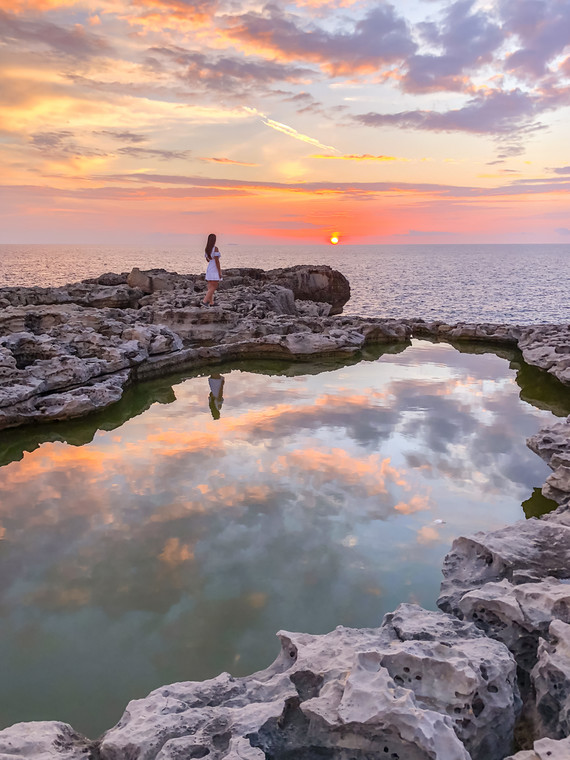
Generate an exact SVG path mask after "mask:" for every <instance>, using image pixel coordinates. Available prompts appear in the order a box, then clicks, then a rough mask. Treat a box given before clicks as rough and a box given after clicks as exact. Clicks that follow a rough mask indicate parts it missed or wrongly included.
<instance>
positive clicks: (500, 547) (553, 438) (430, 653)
mask: <svg viewBox="0 0 570 760" xmlns="http://www.w3.org/2000/svg"><path fill="white" fill-rule="evenodd" d="M204 289H205V283H204V281H203V278H201V277H197V276H193V275H185V276H183V275H177V274H175V273H168V272H164V271H163V270H153V271H151V272H140V271H133V272H132V273H131V274H130V275H128V274H126V273H125V274H113V273H107V274H105V275H102V276H101V277H99V278H94V279H92V280H88V281H84V282H83V283H79V284H77V285H70V286H66V287H64V288H47V289H41V288H4V289H2V290H0V429H1V428H9V427H17V426H21V425H24V424H26V423H28V422H37V421H39V420H59V419H71V418H77V417H81V416H83V415H85V414H88V413H89V412H91V411H94V410H96V409H103V408H106V407H107V406H109V405H110V404H113V403H115V402H116V401H117V400H119V399H120V398H121V396H122V394H123V391H124V389H125V388H126V387H128V386H129V385H130V384H132V383H134V382H137V381H139V380H143V379H148V378H151V377H159V376H161V375H165V374H169V373H171V372H174V371H176V370H180V369H181V368H190V367H198V366H205V365H208V364H213V363H219V362H222V361H227V360H234V359H241V358H261V357H269V358H287V359H289V360H295V361H307V360H310V359H312V358H314V357H315V356H316V357H319V356H323V357H327V356H355V355H358V352H359V351H361V350H362V349H363V348H364V347H365V346H367V345H373V344H386V345H393V346H394V347H397V346H398V345H402V344H405V342H407V341H409V340H410V338H411V337H418V338H427V339H430V340H435V341H439V340H444V341H447V342H450V343H452V344H456V343H457V344H459V345H461V344H462V343H467V342H469V343H472V342H479V343H481V344H488V343H493V344H495V345H497V346H504V347H505V349H506V348H518V349H520V350H521V351H522V354H523V357H524V359H525V361H526V362H527V363H529V364H531V365H534V366H536V367H539V368H540V369H542V370H545V371H546V372H549V373H550V374H551V375H553V376H554V377H556V378H557V379H558V380H559V381H560V382H562V383H566V384H569V385H570V328H569V326H568V325H559V326H556V325H538V326H531V327H520V326H516V325H489V324H481V325H468V324H457V325H446V324H444V323H441V322H430V323H427V322H424V321H422V320H384V319H371V318H367V319H364V318H358V317H349V316H339V312H340V311H341V310H342V306H343V305H344V303H345V302H346V300H348V297H349V295H350V289H349V287H348V282H346V281H345V280H344V278H343V277H342V275H340V274H339V273H334V272H333V270H330V269H329V268H328V267H293V268H291V269H288V270H273V271H272V272H263V271H262V270H258V269H248V270H226V272H225V279H224V281H223V283H222V287H221V288H220V290H219V292H218V305H217V306H216V307H215V308H213V309H204V308H201V307H200V306H199V301H200V299H201V297H202V294H203V292H204ZM528 445H529V446H530V448H531V449H532V450H533V451H535V452H536V453H537V454H538V455H539V456H541V457H543V458H544V459H545V460H546V461H547V463H548V464H549V466H550V467H551V468H552V470H553V473H552V475H551V476H549V478H548V479H547V482H546V484H545V486H544V487H543V492H544V494H545V495H547V496H549V497H550V498H554V499H555V500H556V501H557V503H558V504H559V505H560V506H559V507H558V509H557V510H556V511H555V512H552V513H550V514H548V515H546V516H545V517H543V518H541V519H535V518H533V519H530V520H526V521H520V522H518V523H515V524H514V525H511V526H508V527H507V528H503V529H502V530H499V531H493V532H488V533H477V534H475V535H473V536H465V537H459V538H457V539H456V540H455V541H454V543H453V546H452V548H451V550H450V552H449V553H448V555H447V557H446V559H445V562H444V567H443V574H444V580H443V582H442V587H441V595H440V598H439V600H438V605H439V607H440V608H441V610H442V611H441V612H430V611H427V610H423V609H422V608H420V607H418V606H417V605H410V604H402V605H400V606H399V607H398V608H397V609H396V610H395V611H394V612H392V613H389V614H387V615H386V616H385V617H384V620H383V622H382V624H381V625H380V626H379V627H378V628H374V629H350V628H343V627H339V628H337V629H336V630H335V631H332V632H331V633H328V634H325V635H321V636H312V635H309V634H303V633H288V632H280V634H279V636H280V639H281V643H282V651H281V654H280V655H279V656H278V658H277V660H276V661H275V662H274V663H273V665H271V666H270V667H269V668H267V669H266V670H264V671H260V672H258V673H255V674H253V675H251V676H247V677H244V678H233V677H232V676H230V675H229V674H227V673H224V674H221V675H220V676H218V677H217V678H213V679H210V680H208V681H204V682H200V683H198V682H185V683H178V684H171V685H170V686H165V687H161V688H160V689H156V690H155V691H153V692H152V693H151V694H150V695H149V696H148V697H146V698H144V699H140V700H134V701H133V702H131V703H130V704H129V705H128V706H127V708H126V711H125V713H124V715H123V717H122V718H121V720H120V721H119V723H118V724H117V725H116V726H115V727H114V728H111V729H110V730H108V731H107V732H106V733H105V734H104V735H103V736H102V737H101V738H100V739H98V740H96V741H92V740H88V739H87V738H86V737H83V736H81V735H79V734H78V733H77V732H75V731H74V730H73V729H72V728H71V727H70V726H68V725H66V724H63V723H59V722H53V721H46V722H35V723H19V724H15V725H14V726H11V727H10V728H7V729H4V730H3V731H0V758H2V757H6V758H8V757H9V758H10V759H11V760H24V758H26V759H27V758H33V759H34V760H56V759H57V760H80V758H83V760H85V759H86V758H88V759H89V760H182V759H183V758H184V760H186V758H200V757H207V758H209V760H264V758H265V760H313V759H314V758H317V757H327V758H329V759H330V760H371V759H372V758H374V759H375V758H384V757H387V758H391V760H504V758H510V759H511V760H546V758H547V757H548V758H549V760H559V759H560V758H568V757H570V744H569V742H570V739H569V738H568V734H569V732H570V417H568V419H566V420H565V421H562V422H558V423H555V424H554V425H552V426H550V427H549V428H545V429H543V430H541V431H539V432H538V433H537V434H536V435H534V436H532V437H531V438H530V439H529V440H528ZM521 711H522V712H521ZM521 716H522V717H521ZM521 721H523V722H524V725H525V731H524V732H522V731H521ZM515 736H518V737H519V740H518V748H522V749H521V751H519V752H518V753H516V754H514V755H513V754H512V752H513V751H514V749H515V747H514V745H513V741H514V737H515Z"/></svg>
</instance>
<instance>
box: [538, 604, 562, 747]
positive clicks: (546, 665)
mask: <svg viewBox="0 0 570 760" xmlns="http://www.w3.org/2000/svg"><path fill="white" fill-rule="evenodd" d="M565 617H566V618H567V620H566V622H562V621H561V620H553V621H552V623H551V624H550V628H549V630H548V640H544V639H543V640H542V641H541V642H540V645H539V647H538V659H537V662H536V665H535V666H534V668H533V670H532V673H531V679H532V684H533V686H534V690H535V702H536V711H537V718H538V720H537V723H538V726H539V728H538V731H539V734H540V735H542V736H548V737H550V738H553V739H563V738H564V737H566V736H568V735H569V734H570V625H568V617H569V612H568V609H566V615H565ZM569 756H570V755H569Z"/></svg>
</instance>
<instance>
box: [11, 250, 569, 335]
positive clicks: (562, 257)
mask: <svg viewBox="0 0 570 760" xmlns="http://www.w3.org/2000/svg"><path fill="white" fill-rule="evenodd" d="M219 247H220V250H221V252H222V267H224V266H225V267H246V266H247V267H259V268H261V269H273V268H276V267H286V266H293V265H295V264H329V265H330V266H332V267H334V268H335V269H338V270H339V271H341V272H342V273H343V274H344V275H345V276H346V277H347V278H348V279H349V281H350V285H351V291H352V296H351V299H350V301H349V302H348V304H347V305H346V307H345V313H347V314H360V315H364V316H374V317H392V318H420V317H421V318H423V319H426V320H431V319H442V320H445V321H447V322H458V321H470V322H482V321H485V322H505V323H509V324H533V323H539V322H568V321H570V309H569V306H568V286H569V284H570V244H563V245H554V244H551V245H536V244H529V245H343V244H340V245H337V246H332V245H328V246H324V245H306V246H303V245H272V244H267V245H245V244H226V245H225V246H224V244H223V240H220V246H219ZM135 266H137V267H139V268H140V269H151V268H155V267H163V268H164V269H168V270H170V271H177V272H180V273H191V272H193V273H198V272H203V271H204V257H203V252H202V250H201V249H200V248H198V247H195V248H189V247H152V248H151V247H147V248H145V247H140V246H138V247H128V246H92V245H0V286H5V285H41V286H51V285H63V284H65V283H68V282H76V281H78V280H81V279H84V278H86V277H93V276H97V275H99V274H102V273H103V272H125V271H130V269H132V267H135Z"/></svg>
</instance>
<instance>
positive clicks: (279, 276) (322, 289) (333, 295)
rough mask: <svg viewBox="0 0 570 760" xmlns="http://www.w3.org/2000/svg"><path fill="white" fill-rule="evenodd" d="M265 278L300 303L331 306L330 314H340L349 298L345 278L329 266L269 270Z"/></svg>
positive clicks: (347, 284)
mask: <svg viewBox="0 0 570 760" xmlns="http://www.w3.org/2000/svg"><path fill="white" fill-rule="evenodd" d="M267 277H268V278H269V279H271V280H273V281H274V282H276V283H277V284H278V285H283V286H284V287H286V288H289V289H290V290H292V291H293V294H294V297H295V298H296V299H299V300H300V301H317V302H325V303H329V304H330V305H331V311H330V313H331V314H341V313H342V309H343V306H344V305H345V303H346V302H347V301H348V300H349V298H350V285H349V282H348V280H347V279H346V277H345V276H344V275H343V274H341V273H340V272H337V271H336V270H335V269H331V267H329V266H295V267H288V268H286V269H271V270H269V271H268V272H267Z"/></svg>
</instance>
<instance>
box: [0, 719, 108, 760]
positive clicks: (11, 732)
mask: <svg viewBox="0 0 570 760" xmlns="http://www.w3.org/2000/svg"><path fill="white" fill-rule="evenodd" d="M0 758H2V760H99V757H98V754H97V752H96V750H95V747H94V742H91V741H89V740H88V739H87V738H86V737H85V736H82V735H81V734H78V733H77V731H74V730H73V728H71V726H69V725H67V723H59V722H56V721H32V722H30V723H16V724H15V725H13V726H10V727H9V728H5V729H4V730H3V731H0Z"/></svg>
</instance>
